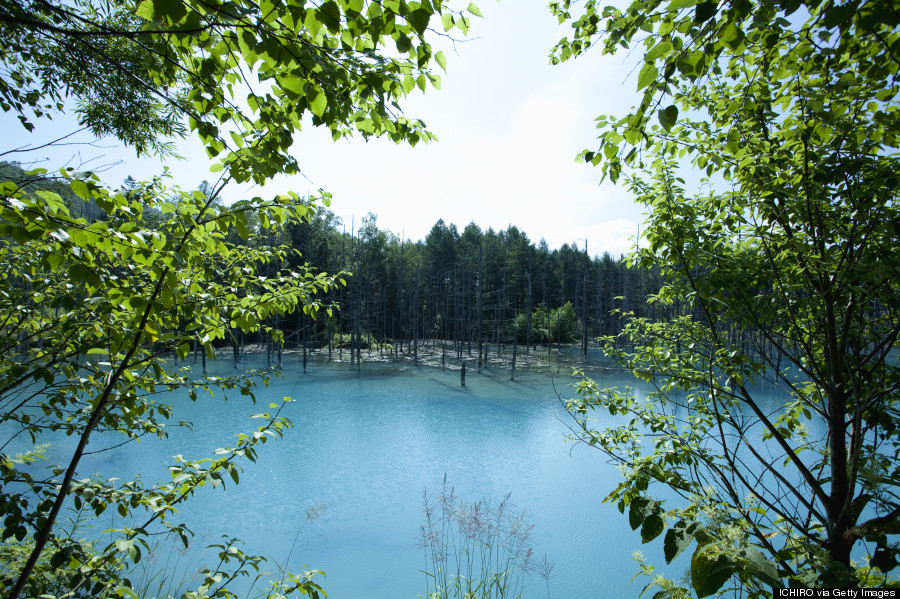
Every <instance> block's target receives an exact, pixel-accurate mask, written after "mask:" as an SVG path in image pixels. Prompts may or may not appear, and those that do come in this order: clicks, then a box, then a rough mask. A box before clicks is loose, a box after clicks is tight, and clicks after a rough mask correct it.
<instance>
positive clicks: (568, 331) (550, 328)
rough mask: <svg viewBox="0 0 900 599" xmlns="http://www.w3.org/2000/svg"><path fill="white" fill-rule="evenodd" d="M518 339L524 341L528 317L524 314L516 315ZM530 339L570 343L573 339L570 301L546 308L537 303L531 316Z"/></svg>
mask: <svg viewBox="0 0 900 599" xmlns="http://www.w3.org/2000/svg"><path fill="white" fill-rule="evenodd" d="M515 322H516V326H517V327H518V331H519V341H520V342H524V341H525V331H526V328H527V325H528V317H527V315H525V314H519V315H518V316H516V321H515ZM531 326H532V330H531V340H532V342H533V343H547V342H550V343H572V342H573V341H575V308H574V307H573V306H572V302H566V303H565V304H563V305H562V306H560V307H559V308H553V309H550V310H548V309H547V308H546V307H545V306H544V305H543V304H538V306H537V307H536V308H535V309H534V312H533V313H532V316H531Z"/></svg>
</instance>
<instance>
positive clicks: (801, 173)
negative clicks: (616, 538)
mask: <svg viewBox="0 0 900 599" xmlns="http://www.w3.org/2000/svg"><path fill="white" fill-rule="evenodd" d="M551 6H552V8H553V10H554V12H555V13H556V14H557V15H558V16H559V18H560V20H561V21H564V20H571V21H572V23H573V27H574V29H575V33H574V36H573V38H572V39H571V40H569V39H564V40H562V41H561V42H560V44H559V45H558V46H557V47H556V49H555V53H554V59H555V60H566V59H568V58H569V57H572V56H576V55H578V54H580V53H582V52H584V51H585V50H586V49H587V48H588V47H590V46H591V45H592V44H600V45H601V46H602V48H603V51H604V52H608V53H613V52H616V51H618V50H619V49H621V48H629V47H630V46H632V45H635V44H640V45H641V46H642V48H643V66H642V67H641V68H640V71H639V73H638V77H637V78H638V81H637V87H638V89H639V90H643V96H642V99H641V102H640V104H639V105H638V106H637V107H636V108H635V110H634V111H633V112H632V113H631V114H628V115H626V116H624V117H600V118H599V119H598V128H599V130H600V136H599V139H600V145H599V147H598V148H597V149H596V150H588V151H585V152H584V153H583V155H582V156H583V158H584V159H585V160H586V161H590V162H592V163H593V164H595V165H602V169H603V174H604V176H609V177H610V178H611V179H612V180H614V181H616V180H618V179H619V178H620V177H621V176H622V175H623V174H625V175H626V176H627V182H628V185H629V187H630V189H631V190H632V191H633V192H634V194H635V195H636V197H637V198H639V199H640V200H641V201H642V202H643V203H644V204H645V205H647V206H648V207H649V209H650V216H649V219H648V221H647V223H646V228H645V235H646V243H645V245H644V247H641V248H640V249H638V250H637V251H636V252H635V253H634V254H633V255H632V256H631V258H630V259H631V260H632V261H634V262H636V263H638V264H640V265H642V266H647V267H650V266H656V267H659V268H660V269H661V270H662V272H663V273H664V274H665V275H666V276H667V281H668V282H667V284H666V285H665V286H664V288H663V289H662V290H661V291H660V293H659V294H657V295H656V296H655V297H653V298H652V299H651V301H653V302H656V303H657V304H658V305H659V306H661V307H664V308H666V310H667V311H668V316H667V317H666V318H663V319H658V320H650V319H643V318H632V319H631V320H630V321H629V323H628V325H627V327H626V330H625V332H624V333H623V336H624V338H625V340H626V342H627V344H628V346H627V347H628V351H622V350H621V349H618V350H617V349H615V348H616V346H615V345H613V343H612V342H613V340H607V341H608V353H610V354H611V355H612V356H614V357H615V358H616V359H617V360H619V362H620V363H621V364H623V365H625V366H627V367H628V368H629V369H630V370H631V371H632V372H633V373H635V374H636V375H638V376H640V377H642V378H645V379H647V380H652V381H654V382H655V383H656V385H657V391H656V392H655V393H653V394H652V395H650V396H649V397H647V398H643V397H635V396H634V395H633V394H631V393H630V392H628V391H622V390H615V389H603V388H602V387H601V386H600V385H597V384H596V383H595V382H594V381H589V380H585V381H584V382H583V383H581V384H580V385H579V387H578V393H579V396H578V398H577V399H574V400H572V401H571V402H570V403H569V408H570V411H571V412H572V413H573V414H574V415H575V417H576V419H577V421H578V422H579V424H580V425H581V428H580V432H581V436H582V438H583V439H584V440H586V441H587V442H588V443H590V444H591V445H595V446H597V447H598V448H600V449H601V450H602V451H604V452H605V453H607V454H608V455H609V456H611V457H612V458H613V459H614V460H615V461H617V462H619V463H620V464H622V465H623V467H624V468H625V480H624V482H623V483H622V484H621V485H620V486H619V487H618V488H617V489H616V490H615V491H614V492H613V493H611V494H610V496H609V497H608V498H607V500H609V501H615V502H617V503H618V505H619V508H620V509H621V510H623V511H624V510H626V509H627V510H628V512H629V517H630V521H631V524H632V526H633V527H635V528H637V527H640V528H641V536H642V539H643V540H644V542H648V541H650V540H651V539H653V538H655V537H657V536H659V535H663V533H665V535H664V538H665V555H666V559H667V561H670V560H671V559H673V558H674V557H675V556H677V555H678V554H679V553H681V552H682V551H684V550H685V549H686V548H687V547H688V546H689V545H690V544H691V542H692V541H696V548H695V550H694V553H693V557H692V560H691V578H692V580H691V583H692V584H691V586H692V588H693V591H694V592H696V593H697V594H698V595H699V596H706V595H709V594H712V593H714V592H716V591H719V590H720V589H723V587H725V588H730V587H734V588H736V589H738V590H739V591H740V592H741V593H747V594H749V595H751V596H758V595H766V594H768V593H769V589H771V588H772V587H776V586H782V585H784V586H806V587H813V586H840V587H844V586H855V585H860V586H875V585H877V584H886V581H887V580H891V584H896V579H890V575H889V574H888V572H891V571H892V570H893V569H894V568H895V566H896V565H897V554H898V548H897V537H896V535H897V534H898V533H900V529H898V522H900V495H898V490H900V489H898V487H900V468H898V464H900V419H898V418H900V412H898V405H900V367H898V358H897V349H896V342H897V338H898V335H900V272H898V268H900V210H898V205H897V193H898V187H900V179H898V174H897V173H898V172H900V161H898V154H897V149H898V134H900V122H898V114H900V113H898V110H897V109H898V105H897V93H898V67H900V41H898V40H900V37H898V25H900V13H898V11H897V7H896V5H895V4H894V3H891V2H882V1H878V0H873V1H851V2H817V1H811V2H800V1H797V0H784V1H782V0H759V1H747V0H734V1H726V2H719V3H716V2H696V1H693V0H673V1H671V2H660V1H658V0H650V1H637V2H633V3H632V4H631V5H630V6H629V7H628V8H627V9H626V10H624V11H621V10H618V9H616V8H612V7H606V8H603V9H601V8H600V7H599V5H598V4H597V3H596V2H594V1H593V0H589V1H588V2H587V3H586V4H585V5H584V8H583V10H582V11H581V13H580V14H578V15H573V14H572V13H571V12H570V10H571V9H570V3H569V2H558V3H553V4H552V5H551ZM635 171H637V174H635ZM690 171H693V172H696V171H700V172H705V173H706V175H709V176H711V177H712V180H711V181H712V182H706V183H705V184H703V186H702V187H703V188H704V189H701V190H699V191H697V192H688V191H686V187H687V184H686V183H685V181H684V179H682V178H681V177H679V175H680V174H681V173H683V172H690ZM642 174H643V175H649V180H647V179H646V178H642ZM619 347H621V346H619ZM766 383H769V384H771V385H774V387H771V386H770V387H768V388H766V387H765V385H766ZM772 389H775V390H776V392H777V393H778V394H779V396H780V397H781V398H782V399H781V400H779V401H775V402H773V401H772V400H771V399H770V397H771V395H770V392H771V391H772ZM597 409H603V410H608V411H609V413H610V414H612V415H614V416H626V417H627V418H626V420H625V423H624V424H621V425H619V426H616V427H614V428H611V429H609V430H606V431H601V430H597V427H596V425H595V424H594V423H593V422H592V417H591V414H593V413H595V410H597ZM659 486H662V487H665V488H667V489H668V491H666V493H668V494H669V495H671V493H672V492H674V493H675V494H677V495H678V496H680V497H681V498H682V501H680V502H678V505H677V506H675V505H672V501H671V499H670V500H668V501H667V502H666V503H664V502H663V501H662V500H660V499H659V497H658V496H654V494H652V492H651V489H654V488H658V487H659ZM851 558H852V559H851ZM656 581H657V582H659V583H660V584H661V585H662V590H661V591H660V592H659V593H658V596H660V597H662V596H683V595H684V594H685V593H686V592H687V590H688V589H687V588H685V587H679V586H677V585H674V584H672V583H670V582H663V581H662V579H661V578H658V579H656Z"/></svg>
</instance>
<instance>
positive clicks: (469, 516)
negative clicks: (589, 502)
mask: <svg viewBox="0 0 900 599" xmlns="http://www.w3.org/2000/svg"><path fill="white" fill-rule="evenodd" d="M509 497H510V496H509V494H507V495H506V496H505V497H504V498H503V500H501V501H499V502H498V501H496V500H493V499H482V500H480V501H477V502H473V503H466V502H464V501H462V500H460V499H459V498H457V496H456V492H455V489H454V487H452V486H451V485H449V484H448V483H447V477H446V475H445V476H444V481H443V483H442V486H441V491H440V494H439V495H438V496H437V497H436V498H433V497H431V496H429V495H428V492H427V490H426V491H425V492H423V496H422V503H423V509H424V515H425V520H424V522H423V524H422V525H421V527H420V528H421V539H420V546H421V548H422V549H423V550H424V553H425V570H424V573H425V580H426V597H428V599H456V598H459V599H463V598H465V599H500V598H504V599H513V598H517V597H521V595H522V592H523V590H524V588H525V583H526V580H527V578H528V575H529V574H530V573H531V571H532V568H533V563H532V556H533V549H532V547H531V545H530V539H531V530H532V528H533V526H532V525H530V524H528V523H527V522H526V520H525V512H524V511H522V512H515V511H513V510H512V506H511V504H510V502H509ZM545 562H546V557H545ZM546 563H547V564H549V562H546ZM549 568H552V566H549ZM546 572H547V574H548V576H547V578H546V580H547V584H548V593H549V569H547V570H546ZM539 573H541V571H540V570H539Z"/></svg>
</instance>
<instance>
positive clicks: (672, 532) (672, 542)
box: [663, 520, 694, 564]
mask: <svg viewBox="0 0 900 599" xmlns="http://www.w3.org/2000/svg"><path fill="white" fill-rule="evenodd" d="M690 530H691V529H690V528H688V527H686V526H685V522H684V521H683V520H682V521H680V522H678V523H677V524H676V525H675V526H673V527H672V528H670V529H669V530H667V531H666V537H665V540H664V543H663V551H664V553H665V558H666V563H667V564H670V563H672V560H673V559H675V558H676V557H678V556H679V555H681V553H682V552H683V551H684V550H685V549H687V548H688V546H689V545H690V544H691V541H693V540H694V535H693V533H692V532H690Z"/></svg>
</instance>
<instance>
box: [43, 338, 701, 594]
mask: <svg viewBox="0 0 900 599" xmlns="http://www.w3.org/2000/svg"><path fill="white" fill-rule="evenodd" d="M296 359H297V358H296V356H291V357H290V358H289V359H287V360H286V362H285V364H284V368H283V373H284V377H283V378H281V379H274V380H273V381H272V383H271V384H270V386H269V387H268V388H262V389H259V390H258V392H257V404H256V405H253V404H251V402H250V400H249V399H248V398H247V397H241V396H240V395H239V394H238V393H234V397H232V398H230V399H229V400H228V401H227V402H226V401H222V399H221V398H214V397H210V396H203V395H201V397H200V398H199V399H198V400H197V401H196V402H191V401H190V400H189V399H188V398H187V397H180V396H174V397H170V398H168V400H170V401H172V403H173V404H174V405H175V408H176V410H175V413H176V417H175V419H176V420H189V421H191V422H193V430H192V431H191V430H186V429H174V430H172V431H171V436H170V438H169V439H167V440H165V441H160V440H156V439H143V440H141V441H140V442H139V443H137V444H131V445H128V446H125V447H123V448H121V449H119V450H116V451H111V452H103V453H99V454H95V455H92V456H87V457H86V458H85V460H84V461H83V463H82V467H81V468H80V472H79V475H80V476H88V475H90V474H91V473H93V472H95V471H96V472H101V473H102V475H103V477H104V478H109V477H113V476H115V477H119V478H122V479H126V480H128V479H130V478H133V477H134V476H136V475H138V474H140V475H141V476H142V478H143V479H144V480H145V482H147V483H149V482H151V481H165V480H169V479H170V477H169V473H168V471H167V467H168V466H171V465H173V464H174V460H173V458H172V456H173V455H175V454H182V455H184V456H185V457H187V458H189V459H199V458H203V457H209V456H211V455H212V453H213V451H214V450H215V449H216V448H217V447H222V446H228V445H233V442H234V435H236V434H237V433H239V432H249V431H252V430H254V429H255V427H256V426H258V424H259V422H260V421H258V420H250V419H249V416H250V415H251V414H253V413H257V412H262V411H264V410H266V409H267V408H266V406H268V404H269V403H270V402H273V401H280V399H281V397H282V396H290V397H292V398H293V399H294V402H293V403H290V404H289V405H288V406H287V408H286V409H285V411H284V412H283V413H284V414H285V415H286V416H288V417H289V418H290V419H291V420H292V421H293V423H294V425H295V426H294V428H292V429H290V430H289V431H288V432H287V434H286V436H285V438H283V439H280V440H277V441H274V442H270V443H267V444H266V445H265V446H262V447H261V449H260V453H259V460H258V462H257V463H256V464H252V463H249V462H247V463H246V464H245V470H244V473H243V474H242V477H241V483H240V485H237V486H235V485H233V484H231V481H230V480H229V481H228V484H227V485H226V488H225V489H222V488H221V487H220V488H218V489H209V488H204V489H202V490H201V492H199V493H198V495H197V496H196V497H195V498H193V499H192V500H190V501H189V502H188V503H187V504H185V505H184V507H183V508H182V509H181V511H180V513H179V514H177V515H176V516H175V517H174V518H173V519H174V520H175V521H176V522H178V521H183V522H185V523H187V524H188V526H189V527H190V528H191V530H192V531H193V532H194V533H195V537H194V538H193V540H192V543H191V551H192V552H178V551H175V550H174V549H173V547H174V546H175V545H174V543H171V542H160V544H159V546H158V547H157V548H156V550H155V551H154V552H151V555H149V556H147V559H145V560H144V561H143V564H142V566H140V567H139V568H138V572H136V573H135V574H133V576H135V577H140V576H149V575H150V574H151V573H153V572H155V573H156V574H157V578H155V579H154V581H155V582H154V584H161V580H162V578H163V577H160V576H159V572H160V571H163V572H165V573H166V575H165V576H166V577H167V578H165V581H166V582H165V585H171V584H175V583H178V582H182V581H189V580H190V579H191V577H192V576H193V573H194V572H195V570H196V569H197V568H199V567H200V566H202V565H212V562H213V561H214V560H213V557H212V553H211V552H208V551H207V552H205V553H204V552H203V551H202V548H203V547H205V546H207V545H209V544H211V543H217V542H220V540H221V537H222V535H223V534H228V535H231V536H235V537H238V538H240V539H242V540H243V541H244V546H243V548H244V550H245V551H247V552H248V553H256V554H264V555H266V556H267V557H269V558H270V559H271V560H273V561H272V562H270V564H269V566H268V569H269V570H270V571H272V572H276V571H277V568H275V565H274V564H275V563H278V564H281V565H286V566H287V568H288V569H289V570H291V571H302V570H304V569H307V568H309V569H316V570H323V571H324V572H325V574H326V577H325V578H324V579H322V578H319V582H320V583H321V584H322V585H323V587H324V589H325V590H326V591H327V592H328V595H329V597H331V598H335V599H345V598H346V599H353V598H375V599H378V598H398V597H402V598H410V599H412V598H415V597H417V596H425V594H426V591H427V581H426V576H425V575H424V574H423V572H422V570H423V569H424V568H425V567H426V560H425V554H424V552H423V550H422V549H421V547H420V546H419V545H420V524H422V522H423V519H424V514H423V492H424V491H426V490H427V491H428V493H429V494H430V495H432V496H436V495H437V494H439V492H440V488H441V484H442V481H443V479H444V476H445V475H446V477H447V481H448V482H449V483H450V484H452V485H454V487H455V494H456V495H457V496H458V497H459V498H461V499H462V500H465V501H468V502H473V501H477V500H479V499H482V498H495V499H502V498H503V497H504V496H505V495H506V494H507V493H510V494H511V495H510V502H511V503H512V504H513V505H514V506H515V508H516V510H517V511H521V510H525V511H526V512H527V514H526V519H527V521H528V522H529V523H530V524H532V525H533V526H534V528H533V529H532V530H531V537H530V539H529V541H530V544H531V546H532V547H533V548H534V557H533V559H536V560H540V559H541V558H543V556H544V555H546V557H547V559H548V560H549V561H550V562H552V563H553V569H552V572H551V573H550V577H549V595H550V596H552V597H585V598H587V597H598V596H603V597H637V596H638V595H639V594H640V590H641V588H642V587H643V586H644V585H645V584H646V582H647V581H646V580H636V581H635V582H633V583H630V580H631V577H632V576H633V575H634V573H635V572H636V570H637V567H636V565H635V564H634V563H633V562H632V560H631V557H632V553H633V552H634V551H635V550H636V549H640V550H642V551H643V552H644V554H645V555H646V556H647V558H648V560H649V561H650V562H651V563H653V564H656V565H661V564H663V563H664V562H663V556H662V541H661V539H658V540H657V541H655V542H653V543H650V544H648V545H644V546H642V545H641V542H640V536H639V534H638V533H636V532H633V531H631V529H630V528H629V526H628V521H627V517H625V516H622V515H620V514H619V513H618V510H617V509H616V508H615V506H614V505H609V504H604V503H602V500H603V498H604V497H606V495H607V494H608V493H609V492H610V491H611V490H612V489H613V487H614V486H615V484H616V483H617V481H618V479H619V475H618V472H617V471H616V469H615V468H614V467H613V466H611V465H609V464H607V463H606V462H605V460H604V456H603V455H602V454H600V453H599V452H598V451H596V450H594V449H591V448H588V447H586V446H584V445H579V444H575V443H572V442H567V440H566V437H567V435H568V434H569V428H568V427H569V426H570V424H571V422H570V420H569V418H568V416H567V414H566V412H565V410H564V409H563V407H562V405H561V404H560V401H559V399H558V396H557V391H558V392H559V394H561V395H563V396H565V395H571V394H572V393H573V390H572V388H571V387H570V385H571V384H572V383H573V382H574V379H573V378H572V376H571V370H570V369H568V368H559V369H556V370H553V371H552V372H550V371H548V370H546V369H544V370H520V371H519V372H518V373H517V377H516V379H517V380H516V381H515V382H510V381H509V371H508V370H502V369H499V368H498V369H496V370H489V371H486V373H484V374H476V373H475V372H474V369H472V368H470V369H469V373H468V376H467V386H466V387H461V386H460V384H459V383H460V381H459V378H460V376H459V371H458V370H457V371H451V370H449V369H448V370H447V371H442V370H441V369H440V368H433V367H416V366H413V365H409V364H385V363H368V364H367V363H364V364H363V368H362V370H361V371H360V372H357V371H356V370H355V369H351V368H350V367H349V366H348V365H346V364H336V363H334V364H333V363H326V362H318V361H317V362H313V363H311V364H310V366H309V369H308V373H306V374H304V373H303V370H302V366H301V365H300V364H298V363H297V362H296ZM244 366H246V367H248V368H262V367H264V366H265V359H264V357H261V356H250V357H248V358H247V359H246V360H245V363H244ZM209 373H210V375H215V374H217V375H229V374H231V373H232V370H231V364H230V362H229V361H228V360H221V361H216V362H211V363H210V370H209ZM603 376H604V378H605V380H604V383H605V384H607V385H609V386H616V385H618V386H622V387H624V386H626V385H630V386H634V385H635V382H634V380H633V379H631V378H629V377H627V375H624V374H616V372H615V371H605V374H604V375H603ZM102 442H103V440H102V439H98V440H95V442H94V443H96V444H97V445H101V444H102ZM94 443H92V445H94ZM62 445H65V443H63V444H61V445H60V446H58V447H55V448H54V449H55V450H58V451H62V450H64V449H65V448H64V447H63V446H62ZM313 507H322V508H323V509H322V510H321V512H320V513H319V514H318V517H316V518H314V519H311V520H310V519H308V518H307V514H308V509H309V508H313ZM117 519H118V516H114V515H111V514H104V516H103V517H102V518H101V520H102V522H101V525H102V526H103V527H110V528H111V527H118V526H122V525H123V524H126V523H123V522H121V521H118V520H117ZM195 548H197V549H195ZM685 566H686V563H685V564H679V565H678V567H677V568H675V569H674V570H673V569H670V570H668V572H669V573H670V575H674V576H678V575H679V574H680V571H681V570H683V568H684V567H685ZM526 583H527V586H526V588H525V591H524V593H523V597H526V598H540V597H547V596H548V585H547V581H546V580H545V579H544V578H541V577H540V576H538V575H537V574H532V575H531V576H530V578H528V579H526ZM629 583H630V584H629ZM162 590H170V591H173V590H174V589H171V588H168V587H167V586H163V588H162Z"/></svg>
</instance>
